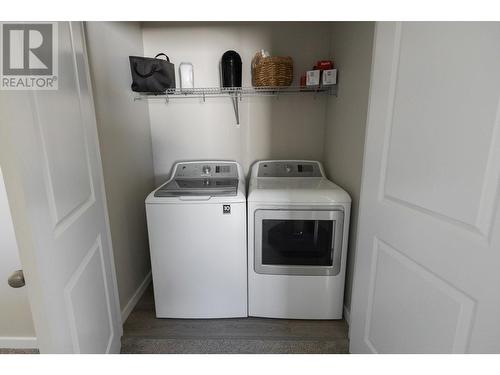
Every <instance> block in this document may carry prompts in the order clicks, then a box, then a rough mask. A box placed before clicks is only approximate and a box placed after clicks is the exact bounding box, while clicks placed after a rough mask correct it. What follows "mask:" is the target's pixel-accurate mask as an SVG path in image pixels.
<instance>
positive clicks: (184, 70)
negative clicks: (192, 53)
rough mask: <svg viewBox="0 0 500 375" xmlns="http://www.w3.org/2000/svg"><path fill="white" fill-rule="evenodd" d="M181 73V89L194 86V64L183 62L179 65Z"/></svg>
mask: <svg viewBox="0 0 500 375" xmlns="http://www.w3.org/2000/svg"><path fill="white" fill-rule="evenodd" d="M179 75H180V80H181V90H186V89H193V88H194V72H193V64H191V63H187V62H183V63H181V64H180V65H179Z"/></svg>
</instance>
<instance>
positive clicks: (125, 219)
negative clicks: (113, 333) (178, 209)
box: [86, 22, 154, 318]
mask: <svg viewBox="0 0 500 375" xmlns="http://www.w3.org/2000/svg"><path fill="white" fill-rule="evenodd" d="M86 37H87V48H88V54H89V63H90V70H91V77H92V85H93V94H94V102H95V109H96V117H97V130H98V132H99V143H100V149H101V158H102V165H103V172H104V183H105V187H106V198H107V205H108V212H109V221H110V227H111V237H112V242H113V251H114V258H115V265H116V275H117V281H118V290H119V295H120V304H121V308H122V316H123V318H126V317H127V316H128V314H129V313H130V311H131V310H132V308H133V307H134V305H135V303H136V302H137V300H138V298H139V297H140V295H141V292H142V291H143V290H144V288H145V287H146V286H147V285H148V283H149V280H150V275H151V274H150V270H151V264H150V260H149V245H148V237H147V226H146V215H145V208H144V199H145V198H146V196H147V194H149V193H150V192H151V190H153V186H154V175H153V159H152V149H151V132H150V126H149V113H148V109H147V104H146V103H144V102H134V101H133V96H132V91H131V90H130V81H131V79H130V67H129V62H128V56H129V55H139V56H140V55H143V45H142V31H141V25H140V23H138V22H88V23H86Z"/></svg>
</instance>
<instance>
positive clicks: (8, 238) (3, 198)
mask: <svg viewBox="0 0 500 375" xmlns="http://www.w3.org/2000/svg"><path fill="white" fill-rule="evenodd" d="M19 269H22V266H21V261H20V259H19V253H18V247H17V242H16V237H15V234H14V226H13V223H12V216H11V214H10V209H9V202H8V200H7V192H6V190H5V184H4V179H3V173H2V169H1V168H0V301H1V308H0V348H36V334H35V328H34V326H33V319H32V317H31V308H30V305H29V300H28V295H27V293H26V288H27V287H24V288H17V289H13V288H11V287H10V286H9V285H8V284H7V279H8V278H9V276H10V275H11V274H12V272H14V271H16V270H19Z"/></svg>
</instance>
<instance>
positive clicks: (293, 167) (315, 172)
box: [257, 160, 323, 177]
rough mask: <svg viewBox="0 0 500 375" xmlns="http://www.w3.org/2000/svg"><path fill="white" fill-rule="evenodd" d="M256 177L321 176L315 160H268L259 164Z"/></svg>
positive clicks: (318, 165)
mask: <svg viewBox="0 0 500 375" xmlns="http://www.w3.org/2000/svg"><path fill="white" fill-rule="evenodd" d="M257 177H323V175H322V173H321V169H320V164H319V162H317V161H288V160H280V161H268V162H261V163H260V164H259V170H258V173H257Z"/></svg>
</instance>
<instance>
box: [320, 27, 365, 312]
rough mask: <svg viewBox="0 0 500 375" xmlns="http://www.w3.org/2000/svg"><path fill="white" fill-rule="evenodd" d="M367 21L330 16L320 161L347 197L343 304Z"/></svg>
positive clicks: (352, 242)
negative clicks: (330, 75) (331, 69)
mask: <svg viewBox="0 0 500 375" xmlns="http://www.w3.org/2000/svg"><path fill="white" fill-rule="evenodd" d="M373 32H374V23H373V22H334V23H333V24H332V27H331V31H330V33H331V35H332V41H331V52H332V56H333V59H334V62H335V65H336V67H337V68H338V69H339V77H338V97H336V98H329V99H328V108H327V118H326V134H325V143H324V150H325V153H324V162H325V169H326V172H327V175H328V177H329V178H330V179H331V180H333V181H334V182H336V183H337V184H339V185H340V186H342V187H343V188H344V189H345V190H346V191H347V192H348V193H349V194H350V195H351V198H352V210H351V221H350V231H349V250H348V257H347V272H346V287H345V297H344V304H345V306H346V307H347V309H348V310H349V308H350V305H351V289H352V276H353V271H354V256H355V249H356V230H357V221H358V208H359V207H358V203H359V193H360V189H361V172H362V168H363V153H364V143H365V126H366V115H367V110H368V91H369V88H370V70H371V56H372V48H373Z"/></svg>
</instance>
